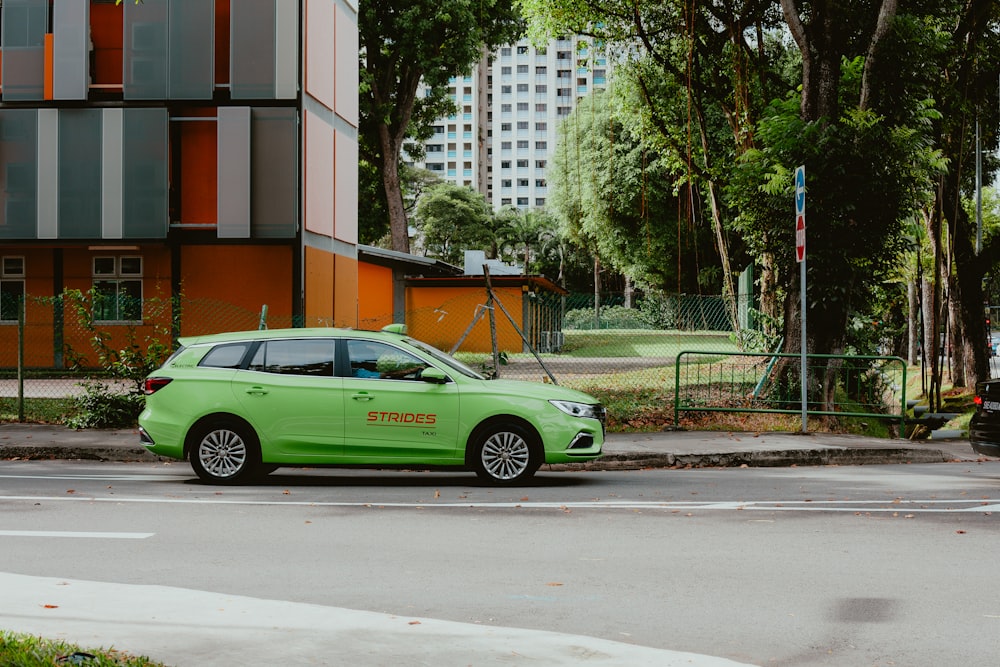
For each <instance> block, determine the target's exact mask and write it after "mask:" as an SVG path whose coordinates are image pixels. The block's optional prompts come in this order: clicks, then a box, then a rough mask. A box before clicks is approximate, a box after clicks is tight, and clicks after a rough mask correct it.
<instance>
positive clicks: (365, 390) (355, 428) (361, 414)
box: [342, 338, 464, 463]
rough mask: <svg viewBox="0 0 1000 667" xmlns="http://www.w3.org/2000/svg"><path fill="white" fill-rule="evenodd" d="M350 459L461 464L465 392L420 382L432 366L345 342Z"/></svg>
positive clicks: (393, 351) (375, 345)
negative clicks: (461, 409)
mask: <svg viewBox="0 0 1000 667" xmlns="http://www.w3.org/2000/svg"><path fill="white" fill-rule="evenodd" d="M344 350H345V355H346V357H347V360H348V362H349V368H348V367H346V366H345V367H342V368H344V373H345V375H349V377H345V378H344V415H345V433H344V454H345V457H346V459H347V460H348V462H354V463H372V462H383V463H408V462H409V463H414V462H423V463H435V462H439V463H446V462H450V463H455V462H456V461H458V462H460V460H461V458H462V457H463V456H464V443H461V444H460V443H459V442H458V441H457V435H458V423H459V422H458V420H459V387H458V385H457V384H456V383H454V382H451V381H449V382H446V383H432V382H427V381H425V380H421V379H420V373H421V371H422V370H423V369H424V368H427V367H428V366H430V364H429V363H428V362H426V361H424V360H423V359H421V358H420V357H418V356H416V355H415V354H413V353H411V352H409V351H407V350H404V349H402V348H401V347H397V346H395V345H391V344H389V343H386V342H382V341H375V340H365V339H353V338H349V339H347V340H345V341H344Z"/></svg>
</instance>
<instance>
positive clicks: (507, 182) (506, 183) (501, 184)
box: [500, 178, 510, 188]
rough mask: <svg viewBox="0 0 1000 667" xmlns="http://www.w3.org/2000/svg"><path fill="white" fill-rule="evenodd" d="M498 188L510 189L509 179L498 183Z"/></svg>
mask: <svg viewBox="0 0 1000 667" xmlns="http://www.w3.org/2000/svg"><path fill="white" fill-rule="evenodd" d="M500 187H501V188H509V187H510V179H509V178H505V179H503V180H502V181H500Z"/></svg>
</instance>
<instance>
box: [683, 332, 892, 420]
mask: <svg viewBox="0 0 1000 667" xmlns="http://www.w3.org/2000/svg"><path fill="white" fill-rule="evenodd" d="M800 359H801V355H799V354H789V353H767V352H761V353H745V352H705V351H697V350H684V351H681V352H679V353H678V354H677V360H676V364H675V366H674V371H675V378H674V389H675V393H674V422H675V423H677V420H678V416H679V415H680V413H681V412H770V413H779V414H800V413H801V412H802V399H801V384H800V383H801V380H800V373H801V366H800V363H799V361H800ZM783 360H787V361H783ZM806 360H807V361H806V374H807V387H808V395H809V397H810V398H809V405H807V406H806V412H807V414H808V415H812V416H821V415H826V416H838V417H872V418H878V419H886V420H893V421H895V420H898V421H899V426H900V431H899V432H900V434H902V433H903V432H904V426H905V419H906V362H905V361H904V360H903V359H901V358H900V357H875V356H848V355H833V354H808V355H806ZM824 395H827V396H829V397H830V398H831V399H832V400H831V401H830V402H827V401H822V400H821V399H820V397H821V396H824ZM830 408H832V409H830Z"/></svg>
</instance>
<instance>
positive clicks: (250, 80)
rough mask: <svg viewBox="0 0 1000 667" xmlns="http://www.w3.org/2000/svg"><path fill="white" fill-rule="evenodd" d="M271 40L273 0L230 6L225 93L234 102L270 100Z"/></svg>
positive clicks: (271, 88)
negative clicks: (227, 68)
mask: <svg viewBox="0 0 1000 667" xmlns="http://www.w3.org/2000/svg"><path fill="white" fill-rule="evenodd" d="M296 30H298V27H297V26H296ZM275 39H276V36H275V0H242V2H239V3H234V4H233V6H232V7H231V9H230V50H231V54H230V59H229V69H230V72H229V92H230V95H231V97H232V98H233V99H234V100H247V99H274V97H275V92H274V91H275V85H274V72H275V64H274V61H275Z"/></svg>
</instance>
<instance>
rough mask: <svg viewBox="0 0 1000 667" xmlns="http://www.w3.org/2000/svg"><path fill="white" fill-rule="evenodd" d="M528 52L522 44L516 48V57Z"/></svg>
mask: <svg viewBox="0 0 1000 667" xmlns="http://www.w3.org/2000/svg"><path fill="white" fill-rule="evenodd" d="M527 52H528V47H527V46H524V45H523V44H522V45H520V46H518V47H517V55H519V56H523V55H524V54H526V53H527Z"/></svg>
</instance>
